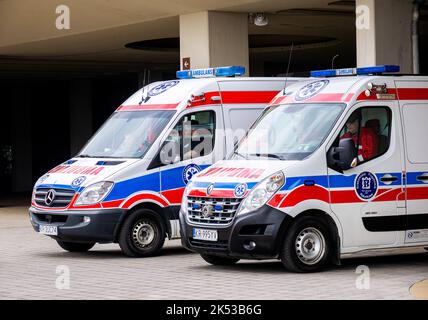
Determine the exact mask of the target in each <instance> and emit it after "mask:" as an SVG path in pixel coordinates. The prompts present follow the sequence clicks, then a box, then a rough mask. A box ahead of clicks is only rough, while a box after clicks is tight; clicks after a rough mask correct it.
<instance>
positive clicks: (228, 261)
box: [201, 253, 239, 266]
mask: <svg viewBox="0 0 428 320" xmlns="http://www.w3.org/2000/svg"><path fill="white" fill-rule="evenodd" d="M201 257H202V259H204V260H205V261H206V262H208V263H209V264H212V265H215V266H229V265H232V264H235V263H237V262H238V261H239V259H236V258H229V257H220V256H213V255H210V254H205V253H201Z"/></svg>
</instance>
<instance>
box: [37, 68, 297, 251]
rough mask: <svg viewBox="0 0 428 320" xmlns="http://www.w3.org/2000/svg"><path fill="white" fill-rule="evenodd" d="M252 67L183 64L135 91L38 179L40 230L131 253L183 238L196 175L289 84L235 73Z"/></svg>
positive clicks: (85, 246)
mask: <svg viewBox="0 0 428 320" xmlns="http://www.w3.org/2000/svg"><path fill="white" fill-rule="evenodd" d="M244 72H245V70H244V68H243V67H222V68H216V69H212V68H209V69H198V70H191V71H181V72H177V77H178V79H177V80H171V81H164V82H157V83H153V84H150V85H148V86H146V87H144V88H142V89H141V90H139V91H138V92H136V93H135V94H134V95H132V96H131V97H130V98H129V99H128V100H126V101H125V102H124V103H123V104H122V105H121V106H120V107H119V108H117V110H116V111H115V112H114V113H113V115H112V116H111V117H110V118H109V119H108V120H107V122H106V123H105V124H104V125H103V126H102V127H101V128H100V129H99V131H98V132H97V133H96V134H95V135H94V136H93V137H92V138H91V139H90V141H89V142H88V143H87V145H86V146H85V147H84V148H83V149H82V150H81V152H80V153H79V154H78V155H76V156H75V157H73V158H72V159H70V160H68V161H66V162H64V163H62V164H60V165H59V166H57V167H55V168H53V169H52V170H50V171H49V172H47V173H46V174H45V175H44V176H42V177H41V178H40V179H39V180H38V181H37V182H36V184H35V186H34V191H33V197H32V202H31V208H30V209H29V211H30V218H31V223H32V225H33V228H34V230H35V231H36V232H39V233H41V234H45V235H48V236H50V237H52V238H53V239H55V240H56V241H57V242H58V244H59V245H60V246H61V247H62V248H63V249H65V250H68V251H87V250H89V249H90V248H92V247H93V246H94V244H95V243H109V242H118V243H119V245H120V247H121V249H122V251H123V252H124V253H125V254H126V255H128V256H149V255H154V254H156V253H158V252H159V250H160V249H161V247H162V246H163V243H164V240H165V238H166V237H168V238H177V237H179V223H178V213H179V207H180V203H181V199H182V194H183V191H184V187H185V186H186V184H187V183H188V182H189V181H190V179H191V178H192V176H193V175H194V174H195V173H197V172H199V171H201V170H202V169H204V168H206V167H207V166H209V165H210V164H212V163H213V162H215V161H217V160H220V159H223V158H224V154H225V153H226V152H230V151H231V150H233V146H234V143H235V142H236V141H238V140H239V139H240V138H241V137H242V135H244V134H245V131H246V129H248V127H249V126H250V125H251V124H252V123H253V122H254V121H255V119H256V118H257V117H258V116H259V114H260V113H261V112H262V110H263V109H264V108H265V107H266V106H267V104H268V103H269V101H271V99H272V98H273V97H274V96H275V95H276V94H277V93H278V92H279V91H280V90H281V89H282V88H284V79H282V78H248V77H242V78H239V77H234V76H237V75H243V74H244ZM230 76H232V77H230ZM294 81H296V80H292V81H290V80H289V83H291V82H294ZM234 134H235V135H236V136H234Z"/></svg>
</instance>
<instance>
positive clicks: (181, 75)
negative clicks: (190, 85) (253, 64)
mask: <svg viewBox="0 0 428 320" xmlns="http://www.w3.org/2000/svg"><path fill="white" fill-rule="evenodd" d="M243 74H245V67H242V66H230V67H219V68H205V69H193V70H181V71H177V78H178V79H192V78H210V77H234V76H242V75H243Z"/></svg>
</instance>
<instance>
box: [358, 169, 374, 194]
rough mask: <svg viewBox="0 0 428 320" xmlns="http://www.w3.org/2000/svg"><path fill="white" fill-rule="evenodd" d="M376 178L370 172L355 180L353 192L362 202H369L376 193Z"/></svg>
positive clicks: (363, 173) (360, 175) (361, 174)
mask: <svg viewBox="0 0 428 320" xmlns="http://www.w3.org/2000/svg"><path fill="white" fill-rule="evenodd" d="M377 187H378V183H377V179H376V176H375V175H374V174H372V173H370V172H362V173H360V174H359V175H358V176H357V177H356V179H355V192H356V193H357V195H358V196H359V197H360V199H362V200H369V199H371V198H373V197H374V195H375V194H376V192H377Z"/></svg>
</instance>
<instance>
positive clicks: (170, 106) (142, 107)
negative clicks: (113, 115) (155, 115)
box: [116, 103, 179, 111]
mask: <svg viewBox="0 0 428 320" xmlns="http://www.w3.org/2000/svg"><path fill="white" fill-rule="evenodd" d="M178 105H179V103H172V104H142V105H127V106H120V107H119V108H117V110H116V111H138V110H170V109H175V108H177V106H178Z"/></svg>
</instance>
